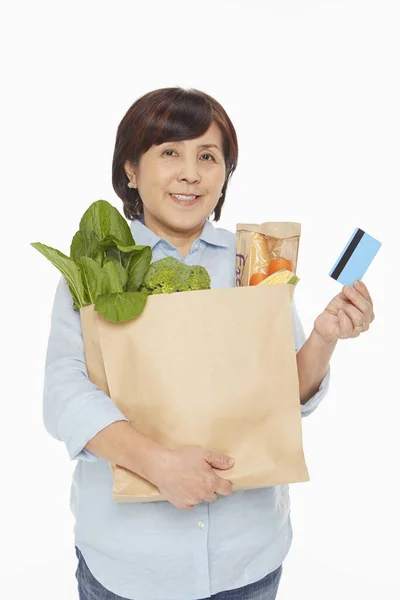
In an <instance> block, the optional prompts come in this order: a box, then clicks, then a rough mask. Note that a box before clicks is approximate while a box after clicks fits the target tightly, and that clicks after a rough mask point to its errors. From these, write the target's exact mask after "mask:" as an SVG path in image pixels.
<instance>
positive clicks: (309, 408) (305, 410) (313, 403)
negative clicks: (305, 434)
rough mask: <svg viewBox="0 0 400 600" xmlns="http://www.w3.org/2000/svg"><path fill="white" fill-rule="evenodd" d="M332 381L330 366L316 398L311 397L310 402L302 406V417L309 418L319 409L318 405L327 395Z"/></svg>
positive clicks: (315, 395)
mask: <svg viewBox="0 0 400 600" xmlns="http://www.w3.org/2000/svg"><path fill="white" fill-rule="evenodd" d="M330 379H331V366H330V365H329V368H328V371H327V373H326V375H325V377H324V378H323V380H322V381H321V385H320V386H319V388H318V391H317V393H316V394H314V396H311V398H310V399H309V400H307V402H306V403H305V404H301V416H302V417H308V415H310V414H311V413H312V412H314V410H315V409H316V408H317V406H318V404H319V403H320V402H321V400H322V398H323V397H324V396H325V395H326V393H327V391H328V388H329V384H330Z"/></svg>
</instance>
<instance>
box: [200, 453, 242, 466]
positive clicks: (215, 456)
mask: <svg viewBox="0 0 400 600" xmlns="http://www.w3.org/2000/svg"><path fill="white" fill-rule="evenodd" d="M205 458H206V461H207V462H208V464H209V465H211V466H212V467H214V468H215V469H230V468H231V467H232V466H233V464H234V462H235V459H234V458H231V457H230V456H227V455H226V454H221V453H219V452H209V453H208V454H207V455H206V457H205Z"/></svg>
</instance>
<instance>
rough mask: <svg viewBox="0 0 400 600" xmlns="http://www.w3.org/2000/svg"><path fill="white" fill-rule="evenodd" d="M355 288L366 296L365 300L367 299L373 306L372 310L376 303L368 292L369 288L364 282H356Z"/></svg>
mask: <svg viewBox="0 0 400 600" xmlns="http://www.w3.org/2000/svg"><path fill="white" fill-rule="evenodd" d="M354 287H355V289H356V290H358V291H359V292H360V294H362V295H363V296H364V298H366V299H367V300H368V302H369V303H370V304H371V306H372V308H373V307H374V303H373V302H372V298H371V295H370V293H369V291H368V288H367V286H366V285H365V283H363V282H362V281H359V280H358V281H356V282H355V283H354Z"/></svg>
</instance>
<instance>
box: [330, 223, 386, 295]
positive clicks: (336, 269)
mask: <svg viewBox="0 0 400 600" xmlns="http://www.w3.org/2000/svg"><path fill="white" fill-rule="evenodd" d="M381 246H382V244H381V242H378V240H376V239H375V238H373V237H371V236H370V235H368V233H365V231H363V230H362V229H359V228H357V229H356V230H355V231H354V233H353V235H352V236H351V238H350V239H349V241H348V242H347V244H346V246H345V247H344V250H343V252H342V254H341V255H340V256H339V258H338V260H337V261H336V263H335V265H334V266H333V268H332V270H331V272H330V273H329V275H330V277H332V278H333V279H336V281H338V282H339V283H341V284H342V285H353V283H354V282H355V281H356V280H357V279H362V277H363V275H364V274H365V272H366V270H367V269H368V267H369V265H370V264H371V263H372V261H373V259H374V258H375V256H376V253H377V252H378V250H379V248H380V247H381Z"/></svg>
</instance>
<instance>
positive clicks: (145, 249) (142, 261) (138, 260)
mask: <svg viewBox="0 0 400 600" xmlns="http://www.w3.org/2000/svg"><path fill="white" fill-rule="evenodd" d="M136 248H139V250H134V251H133V252H132V255H131V257H130V260H129V263H128V265H127V271H128V280H127V283H126V291H127V292H137V291H138V289H139V288H140V286H141V285H142V283H143V280H144V277H145V275H146V273H147V271H148V269H149V266H150V263H151V258H152V251H151V248H150V246H136Z"/></svg>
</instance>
